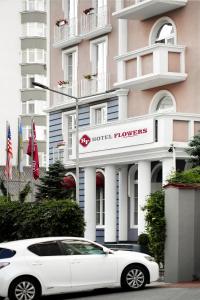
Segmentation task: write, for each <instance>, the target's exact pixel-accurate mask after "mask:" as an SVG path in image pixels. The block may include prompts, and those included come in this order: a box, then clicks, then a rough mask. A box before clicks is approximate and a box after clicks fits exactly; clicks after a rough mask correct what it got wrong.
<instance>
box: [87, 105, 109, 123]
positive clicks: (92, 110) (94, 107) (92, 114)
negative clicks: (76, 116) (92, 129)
mask: <svg viewBox="0 0 200 300" xmlns="http://www.w3.org/2000/svg"><path fill="white" fill-rule="evenodd" d="M99 108H101V109H102V111H103V110H105V112H104V115H105V120H103V116H101V120H102V122H101V123H100V124H97V123H96V122H95V111H96V110H97V109H99ZM107 110H108V108H107V103H101V104H96V105H92V106H90V125H93V126H100V125H104V124H107V123H108V116H107V114H108V111H107ZM102 115H103V114H102Z"/></svg>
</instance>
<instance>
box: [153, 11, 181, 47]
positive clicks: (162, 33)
mask: <svg viewBox="0 0 200 300" xmlns="http://www.w3.org/2000/svg"><path fill="white" fill-rule="evenodd" d="M155 43H162V44H166V45H167V44H168V45H174V44H176V27H175V24H174V22H173V21H172V20H171V19H170V18H168V17H163V18H161V19H159V20H158V21H157V22H156V23H155V24H154V26H153V28H152V30H151V34H150V44H155Z"/></svg>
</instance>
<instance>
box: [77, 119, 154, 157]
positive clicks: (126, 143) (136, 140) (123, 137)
mask: <svg viewBox="0 0 200 300" xmlns="http://www.w3.org/2000/svg"><path fill="white" fill-rule="evenodd" d="M153 124H154V122H153V120H152V119H150V120H139V121H134V122H131V123H126V124H116V125H111V126H109V125H108V126H107V127H101V128H100V127H98V128H93V129H91V130H87V131H84V132H81V133H80V134H79V143H80V147H79V153H88V152H95V151H102V150H111V149H116V148H122V147H131V146H136V145H142V144H147V143H153V141H154V126H153Z"/></svg>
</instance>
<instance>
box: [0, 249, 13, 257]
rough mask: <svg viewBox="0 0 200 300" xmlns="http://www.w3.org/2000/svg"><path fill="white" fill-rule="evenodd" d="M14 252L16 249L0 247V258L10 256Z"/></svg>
mask: <svg viewBox="0 0 200 300" xmlns="http://www.w3.org/2000/svg"><path fill="white" fill-rule="evenodd" d="M15 254H16V251H14V250H11V249H7V248H0V259H4V258H10V257H13V256H14V255H15Z"/></svg>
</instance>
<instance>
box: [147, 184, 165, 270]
mask: <svg viewBox="0 0 200 300" xmlns="http://www.w3.org/2000/svg"><path fill="white" fill-rule="evenodd" d="M164 201H165V196H164V191H163V190H160V191H157V192H155V193H152V194H151V195H150V196H149V197H148V199H147V203H146V205H145V207H144V211H145V213H146V214H145V220H146V232H147V234H148V237H149V250H150V252H151V253H152V255H153V256H154V257H155V260H156V261H157V263H159V264H162V265H163V264H164V247H165V231H166V221H165V209H164Z"/></svg>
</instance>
